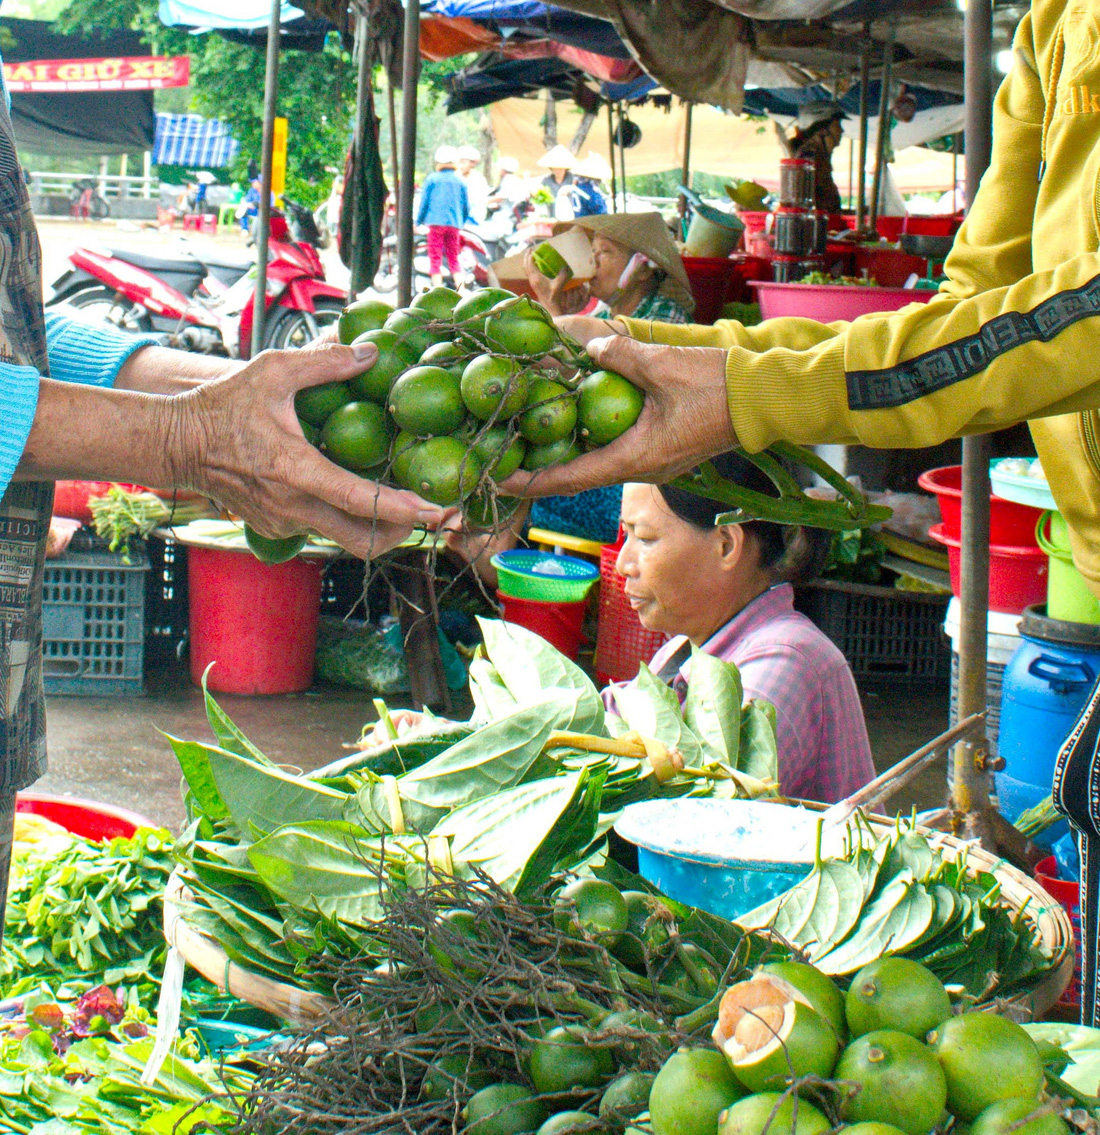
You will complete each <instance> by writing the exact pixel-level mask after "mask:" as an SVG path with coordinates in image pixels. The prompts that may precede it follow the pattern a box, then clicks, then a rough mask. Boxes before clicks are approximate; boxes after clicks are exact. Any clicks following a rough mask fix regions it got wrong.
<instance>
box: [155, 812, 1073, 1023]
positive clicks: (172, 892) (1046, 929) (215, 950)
mask: <svg viewBox="0 0 1100 1135" xmlns="http://www.w3.org/2000/svg"><path fill="white" fill-rule="evenodd" d="M797 803H799V804H800V805H802V806H803V807H807V808H814V809H820V810H824V808H825V807H826V805H824V804H819V803H817V802H816V801H798V802H797ZM777 806H781V805H777ZM872 826H874V827H876V828H877V829H879V830H880V831H882V832H883V834H885V833H886V832H887V831H888V830H892V828H893V823H892V821H889V820H887V819H886V818H885V817H883V818H882V820H881V822H880V823H875V824H873V825H872ZM919 830H920V831H922V832H924V834H926V835H931V834H935V835H936V836H937V837H938V838H939V839H940V840H941V841H942V843H943V845H944V846H945V847H950V848H962V847H963V841H962V840H959V839H956V838H955V837H954V836H950V835H944V834H942V833H938V832H937V833H931V832H929V831H928V830H927V829H924V828H921V829H919ZM969 862H970V864H971V865H972V866H973V867H975V868H977V869H980V870H982V871H989V872H990V873H991V874H993V875H995V876H996V877H997V879H998V880H999V881H1000V884H1001V896H1002V897H1003V899H1004V900H1005V902H1006V903H1007V904H1008V905H1009V906H1010V907H1012V909H1013V910H1014V911H1019V910H1020V909H1022V908H1023V907H1024V906H1025V904H1026V906H1027V912H1026V915H1025V917H1026V918H1027V919H1028V921H1030V922H1031V924H1032V925H1033V926H1034V927H1035V929H1036V931H1037V933H1038V934H1039V937H1040V939H1041V940H1042V944H1043V946H1044V947H1045V948H1046V949H1047V950H1049V951H1050V952H1051V954H1052V955H1053V958H1054V964H1053V966H1052V967H1051V969H1050V970H1049V971H1048V972H1047V973H1046V975H1045V976H1044V977H1043V979H1042V981H1040V982H1039V984H1038V985H1036V987H1035V988H1034V989H1033V990H1031V992H1030V993H1024V994H1016V995H1014V996H1013V997H1012V999H1011V1000H1012V1002H1013V1004H1017V1005H1019V1006H1020V1007H1021V1008H1023V1009H1024V1010H1025V1011H1027V1012H1029V1013H1030V1014H1031V1018H1032V1020H1039V1019H1040V1018H1041V1017H1042V1016H1043V1014H1045V1013H1046V1012H1047V1011H1048V1010H1049V1009H1051V1008H1053V1006H1054V1005H1056V1004H1057V1003H1058V999H1059V998H1060V997H1061V996H1062V993H1063V991H1064V990H1065V988H1066V986H1067V985H1069V983H1070V980H1071V979H1072V978H1073V926H1072V925H1071V924H1070V920H1069V915H1068V914H1067V913H1066V911H1065V909H1064V907H1063V906H1062V905H1061V904H1060V903H1059V902H1058V900H1057V899H1055V898H1053V897H1052V896H1051V895H1050V894H1048V893H1047V891H1046V890H1045V889H1044V888H1043V887H1042V886H1041V885H1040V884H1039V883H1037V882H1035V880H1034V879H1030V878H1028V876H1027V875H1025V874H1024V873H1023V872H1022V871H1017V870H1016V868H1015V867H1013V866H1011V865H1010V864H1008V863H1006V862H1005V861H1004V860H1003V859H998V858H997V857H996V856H995V855H991V854H990V853H989V852H987V851H982V850H981V849H980V848H978V847H970V849H969ZM190 901H191V894H190V892H189V891H188V889H187V887H186V885H185V884H184V882H183V880H182V879H181V878H180V876H179V873H178V872H173V874H172V876H171V878H170V879H169V880H168V885H167V886H166V887H165V892H164V936H165V938H166V939H167V940H168V943H169V945H172V946H175V947H176V949H178V950H179V952H180V953H181V954H182V955H183V957H184V960H185V961H187V962H188V963H189V964H190V965H192V966H194V968H195V969H197V970H198V971H199V973H201V974H202V975H203V977H205V978H206V979H207V980H208V981H212V982H213V983H214V984H215V985H216V986H217V987H218V988H219V989H221V990H224V991H225V992H226V993H229V994H230V995H231V996H233V997H239V998H240V999H241V1000H242V1001H247V1002H248V1003H249V1004H250V1005H255V1006H256V1008H258V1009H265V1010H266V1011H267V1012H269V1013H273V1014H274V1015H275V1016H277V1017H284V1018H286V1019H288V1020H291V1021H294V1022H295V1023H302V1024H306V1025H309V1024H314V1023H317V1022H318V1021H322V1020H325V1019H331V1018H332V1015H333V1012H334V1010H335V1008H336V1006H335V1004H334V1003H333V1002H332V1001H330V1000H329V999H328V998H326V997H323V996H321V994H319V993H312V992H309V991H307V990H304V989H299V988H298V987H297V986H294V985H287V984H286V983H285V982H280V981H276V980H275V979H274V978H270V977H264V976H263V975H262V974H258V973H255V972H253V971H252V970H249V969H245V968H244V967H243V966H239V965H238V964H237V963H236V962H234V961H231V960H230V959H229V957H228V956H227V955H226V953H225V951H224V950H223V949H222V948H221V946H219V945H218V943H217V942H215V941H214V940H213V939H212V938H208V937H207V936H206V935H205V934H202V933H200V932H199V931H197V930H195V929H194V928H193V927H191V926H189V925H188V923H187V919H186V914H185V909H186V906H187V904H188V902H190Z"/></svg>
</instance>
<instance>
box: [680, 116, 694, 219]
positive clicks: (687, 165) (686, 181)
mask: <svg viewBox="0 0 1100 1135" xmlns="http://www.w3.org/2000/svg"><path fill="white" fill-rule="evenodd" d="M694 105H695V104H694V103H690V102H689V103H688V104H687V109H686V111H685V114H684V161H683V164H682V165H681V167H680V184H681V185H682V186H684V187H685V188H686V189H690V188H691V111H692V108H693V107H694ZM687 206H688V201H687V198H686V197H685V196H684V195H683V194H681V195H680V202H679V209H680V229H681V232H680V235H681V236H684V235H685V234H684V232H683V227H684V218H685V217H686V216H687Z"/></svg>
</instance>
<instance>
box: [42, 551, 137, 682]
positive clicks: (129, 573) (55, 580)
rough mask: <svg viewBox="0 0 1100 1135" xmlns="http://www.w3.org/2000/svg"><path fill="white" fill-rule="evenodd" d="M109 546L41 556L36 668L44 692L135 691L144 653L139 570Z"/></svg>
mask: <svg viewBox="0 0 1100 1135" xmlns="http://www.w3.org/2000/svg"><path fill="white" fill-rule="evenodd" d="M130 561H131V562H130V563H128V564H126V563H123V562H122V557H121V556H120V555H116V554H112V553H110V552H72V551H70V552H68V553H67V554H66V555H64V556H62V557H60V558H59V559H55V560H47V561H46V567H45V574H44V577H43V588H42V676H43V681H44V684H45V687H46V692H47V693H48V694H90V695H101V694H140V693H142V692H143V686H142V668H143V665H144V658H145V620H144V615H145V577H146V575H147V574H148V571H149V565H148V562H147V561H146V558H145V555H144V553H143V552H142V551H140V550H138V549H137V548H134V549H133V550H131V553H130Z"/></svg>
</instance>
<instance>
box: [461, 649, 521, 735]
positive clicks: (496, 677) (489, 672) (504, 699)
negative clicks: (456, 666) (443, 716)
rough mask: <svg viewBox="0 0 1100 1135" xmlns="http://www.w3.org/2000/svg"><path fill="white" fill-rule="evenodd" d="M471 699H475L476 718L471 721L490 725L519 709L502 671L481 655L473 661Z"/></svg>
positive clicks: (470, 669)
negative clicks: (491, 722) (505, 682)
mask: <svg viewBox="0 0 1100 1135" xmlns="http://www.w3.org/2000/svg"><path fill="white" fill-rule="evenodd" d="M469 674H470V697H472V698H473V699H474V716H473V717H472V718H471V721H473V722H475V723H476V724H478V725H488V723H489V722H490V721H496V720H497V718H499V717H507V716H508V714H510V713H514V712H515V710H516V709H518V708H519V704H520V703H519V702H518V701H517V700H516V698H515V695H514V694H513V693H512V691H511V690H509V689H508V687H507V686H506V685H505V684H504V679H503V678H502V677H501V676H500V671H499V670H498V669H497V668H496V667H495V666H494V665H493V664H492V663H491V662H490V661H489V659H488V658H482V657H481V656H480V655H479V656H478V657H476V658H474V659H472V660H471V662H470V666H469Z"/></svg>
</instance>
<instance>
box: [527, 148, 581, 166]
mask: <svg viewBox="0 0 1100 1135" xmlns="http://www.w3.org/2000/svg"><path fill="white" fill-rule="evenodd" d="M576 164H577V158H576V155H575V154H574V153H573V152H572V150H567V149H566V148H565V147H564V146H555V147H554V148H553V149H552V150H548V151H547V152H546V153H545V154H543V155H542V157H541V158H539V160H538V161H537V162H535V165H537V166H538V167H539V168H540V169H572V168H573V167H574V166H575V165H576Z"/></svg>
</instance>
